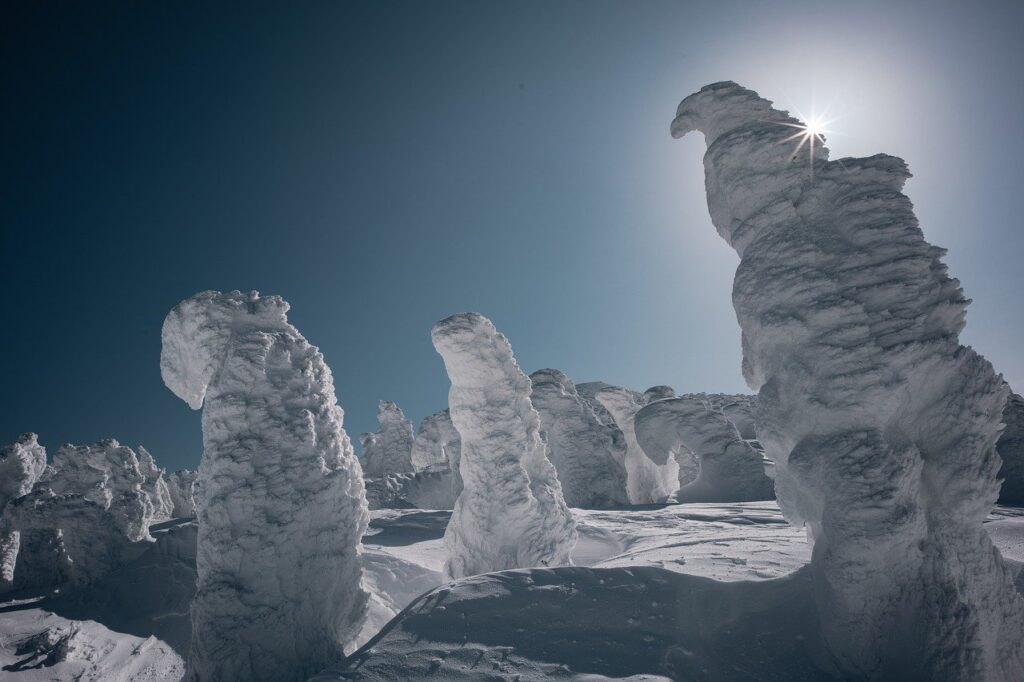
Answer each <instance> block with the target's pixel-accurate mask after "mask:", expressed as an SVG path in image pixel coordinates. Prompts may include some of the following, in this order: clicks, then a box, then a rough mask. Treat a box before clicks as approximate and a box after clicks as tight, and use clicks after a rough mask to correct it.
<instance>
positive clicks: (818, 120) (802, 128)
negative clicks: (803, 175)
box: [782, 111, 833, 177]
mask: <svg viewBox="0 0 1024 682" xmlns="http://www.w3.org/2000/svg"><path fill="white" fill-rule="evenodd" d="M797 116H798V117H799V118H801V119H803V122H802V123H783V124H782V125H784V126H788V127H790V128H795V129H796V132H795V133H793V134H792V135H790V136H789V137H787V138H786V139H785V141H786V142H789V141H791V140H792V141H794V142H796V148H795V149H793V153H792V154H791V155H790V157H789V159H790V161H792V160H793V159H795V158H796V157H797V155H798V154H799V153H800V151H801V150H802V149H803V148H804V146H805V145H806V146H807V160H808V162H809V163H810V166H811V176H812V177H813V176H814V148H815V146H817V145H818V144H825V135H826V134H827V133H831V132H833V131H831V130H830V129H829V123H830V121H829V120H828V119H826V118H825V117H824V116H822V115H820V114H816V113H813V112H812V113H811V115H810V116H803V115H802V114H800V112H799V111H798V112H797Z"/></svg>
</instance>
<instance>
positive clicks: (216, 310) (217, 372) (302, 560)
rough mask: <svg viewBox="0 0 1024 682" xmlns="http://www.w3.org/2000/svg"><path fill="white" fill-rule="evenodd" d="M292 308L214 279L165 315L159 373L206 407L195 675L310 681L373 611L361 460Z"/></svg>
mask: <svg viewBox="0 0 1024 682" xmlns="http://www.w3.org/2000/svg"><path fill="white" fill-rule="evenodd" d="M287 312H288V304H287V303H286V302H285V301H284V300H283V299H281V298H280V297H278V296H260V295H259V294H257V293H256V292H255V291H254V292H250V293H248V294H243V293H241V292H238V291H232V292H230V293H227V294H223V293H220V292H217V291H206V292H203V293H200V294H197V295H195V296H193V297H192V298H189V299H186V300H185V301H182V302H181V303H179V304H178V305H177V306H175V307H174V308H173V309H172V310H171V312H170V313H169V314H168V315H167V319H166V320H165V321H164V326H163V335H162V340H163V350H162V352H161V356H160V371H161V374H162V375H163V379H164V383H165V384H167V387H168V388H170V389H171V390H172V391H173V392H174V393H175V394H176V395H177V396H178V397H179V398H181V399H182V400H184V401H185V402H187V403H188V404H189V406H190V407H192V409H196V410H198V409H200V408H202V409H203V458H202V462H201V463H200V465H199V472H198V477H197V480H196V486H195V507H196V516H197V519H198V522H199V538H198V547H197V558H196V571H197V580H196V583H197V585H196V586H197V592H196V596H195V599H194V600H193V602H192V647H191V652H190V656H189V661H188V673H187V678H188V679H190V680H222V681H226V680H254V681H259V680H267V681H270V680H274V681H285V680H305V679H306V678H308V677H309V676H310V675H312V674H314V673H316V672H317V671H319V670H322V669H324V668H326V667H327V666H329V665H332V664H334V663H337V662H338V661H339V660H340V659H341V657H342V656H343V651H342V647H343V645H345V644H347V643H350V642H351V641H352V640H353V638H354V637H355V636H356V635H357V633H358V631H359V629H360V626H361V624H362V622H363V619H364V616H365V612H366V603H367V593H366V591H365V590H364V589H363V587H362V582H361V581H362V569H361V567H360V563H359V543H360V540H361V538H362V536H363V531H365V530H366V524H367V521H368V512H367V509H366V496H365V491H364V488H363V477H362V471H361V470H360V467H359V462H358V461H357V460H356V457H355V453H354V452H353V450H352V444H351V441H350V440H349V438H348V436H347V435H346V433H345V430H344V429H343V428H342V416H343V413H342V411H341V408H340V407H338V403H337V400H336V398H335V395H334V383H333V380H332V377H331V370H330V368H328V366H327V364H326V363H325V362H324V358H323V355H321V353H320V351H319V350H318V349H317V348H316V347H315V346H312V345H310V344H309V342H308V341H306V339H305V338H303V336H302V334H300V333H299V331H298V330H297V329H296V328H295V327H293V326H292V325H291V324H289V323H288V318H287V315H286V314H287Z"/></svg>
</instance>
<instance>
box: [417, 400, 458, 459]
mask: <svg viewBox="0 0 1024 682" xmlns="http://www.w3.org/2000/svg"><path fill="white" fill-rule="evenodd" d="M458 451H459V432H458V431H457V430H456V429H455V425H454V424H452V416H451V414H449V412H448V410H446V409H445V410H441V411H440V412H435V413H434V414H432V415H430V416H428V417H424V418H423V421H422V422H420V429H419V431H418V432H417V433H416V437H415V439H413V443H412V465H413V467H415V469H416V471H423V470H425V469H437V468H441V469H450V468H453V466H452V462H458V461H459V454H458Z"/></svg>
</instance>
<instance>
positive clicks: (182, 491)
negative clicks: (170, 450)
mask: <svg viewBox="0 0 1024 682" xmlns="http://www.w3.org/2000/svg"><path fill="white" fill-rule="evenodd" d="M195 486H196V472H194V471H192V470H190V469H180V470H178V471H175V472H174V473H173V474H171V475H170V476H169V477H168V478H167V489H168V491H169V492H170V495H171V507H172V511H171V516H173V517H174V518H176V519H180V518H187V517H191V516H195V515H196V500H195Z"/></svg>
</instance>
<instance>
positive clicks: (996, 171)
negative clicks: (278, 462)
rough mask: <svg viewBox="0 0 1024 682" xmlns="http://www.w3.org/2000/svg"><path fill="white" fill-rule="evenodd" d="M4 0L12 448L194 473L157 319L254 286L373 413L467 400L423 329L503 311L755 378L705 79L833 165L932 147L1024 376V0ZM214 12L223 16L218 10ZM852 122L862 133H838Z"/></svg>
mask: <svg viewBox="0 0 1024 682" xmlns="http://www.w3.org/2000/svg"><path fill="white" fill-rule="evenodd" d="M18 4H19V5H20V7H19V6H14V5H15V3H5V4H4V9H3V10H2V12H3V16H2V17H0V32H2V35H0V54H2V63H0V69H2V78H3V83H2V85H3V97H2V99H0V101H2V104H0V106H2V125H0V145H2V147H0V149H2V159H3V163H2V176H0V255H2V259H3V263H2V267H0V283H2V287H3V292H4V298H5V301H4V303H5V305H4V308H3V309H4V316H3V327H2V351H3V352H2V353H0V377H2V382H3V383H2V387H3V390H2V399H0V400H2V403H0V440H2V441H4V442H8V441H10V440H12V439H13V438H14V437H15V436H16V435H17V434H18V433H20V432H22V431H28V430H32V431H37V432H38V433H39V434H40V439H41V441H42V442H43V443H44V444H46V445H47V446H48V447H50V448H55V447H56V446H58V445H59V444H61V443H63V442H69V441H70V442H75V443H87V442H92V441H95V440H97V439H99V438H103V437H115V438H117V439H119V440H121V441H122V442H125V443H128V444H130V445H133V446H134V445H136V444H139V443H142V444H144V445H146V447H147V448H149V449H150V450H151V451H152V452H153V453H154V455H155V456H156V457H157V459H158V460H159V461H160V462H161V464H163V465H164V466H168V467H170V468H177V467H181V466H195V464H196V463H197V462H198V459H199V456H200V453H201V449H202V439H201V431H200V422H199V414H198V413H195V412H192V411H191V410H190V409H189V408H188V406H187V405H186V404H185V403H184V402H182V401H181V400H179V399H178V398H176V397H175V396H174V395H172V394H171V392H170V391H168V390H167V389H166V388H165V387H164V386H163V383H162V382H161V380H160V372H159V354H160V325H161V322H162V320H163V317H164V315H165V314H166V313H167V311H168V310H169V309H170V308H171V307H172V306H173V305H174V304H175V303H177V302H178V301H179V300H181V299H183V298H185V297H187V296H190V295H191V294H193V293H195V292H197V291H201V290H204V289H221V290H229V289H242V290H249V289H257V290H259V291H261V292H264V293H268V294H280V295H282V296H284V297H285V298H286V299H287V300H288V301H289V302H290V303H291V304H292V311H291V314H290V319H291V321H292V322H293V323H294V324H295V325H296V326H297V327H298V328H299V330H300V331H302V333H303V334H305V336H306V337H307V338H308V339H309V340H310V341H311V342H312V343H314V344H316V345H318V346H319V347H320V348H321V349H322V350H323V352H324V355H325V357H326V359H327V362H328V364H329V365H330V366H331V368H332V370H333V371H334V377H335V383H336V386H337V392H338V400H339V402H340V404H341V405H342V407H343V408H344V409H345V412H346V418H345V421H346V428H347V429H348V431H349V433H350V434H351V435H352V437H353V439H354V440H357V438H358V434H359V433H360V432H361V431H368V430H374V429H375V428H376V419H375V412H376V404H377V401H378V400H380V399H390V400H395V401H396V402H398V404H399V405H401V406H402V407H403V408H404V409H405V411H406V414H408V415H409V416H411V417H412V418H413V419H414V421H416V422H417V423H418V421H419V419H421V418H422V417H423V416H425V415H426V414H429V413H431V412H433V411H436V410H438V409H441V408H443V407H444V406H445V405H446V403H447V391H448V382H447V378H446V376H445V374H444V369H443V366H442V363H441V360H440V358H439V357H438V356H437V355H436V353H435V352H434V350H433V348H432V346H431V344H430V336H429V332H430V327H431V325H432V323H433V322H434V321H436V320H438V319H440V318H442V317H445V316H447V315H450V314H452V313H455V312H459V311H463V310H477V311H480V312H481V313H483V314H485V315H487V316H488V317H490V318H491V319H492V320H493V321H494V323H495V324H496V325H497V327H498V329H500V330H501V331H503V332H504V333H505V334H506V335H507V336H508V337H509V339H510V340H511V342H512V347H513V349H514V350H515V352H516V355H517V357H518V359H519V363H520V365H521V366H522V367H523V369H524V370H526V371H527V372H530V371H533V370H535V369H538V368H541V367H557V368H560V369H562V370H564V371H565V372H566V373H568V374H569V376H571V377H572V378H573V379H575V380H577V381H588V380H595V379H601V380H605V381H608V382H611V383H615V384H620V385H625V386H630V387H633V388H637V389H643V388H646V387H647V386H649V385H652V384H658V383H667V384H670V385H672V386H674V387H675V388H676V390H677V391H680V392H690V391H730V392H733V391H744V390H746V389H745V386H744V383H743V380H742V377H741V375H740V370H739V366H740V349H739V329H738V326H737V324H736V320H735V316H734V314H733V311H732V306H731V300H730V292H731V286H732V276H733V271H734V269H735V266H736V263H737V259H736V256H735V255H734V253H733V252H732V251H731V249H729V248H728V247H727V246H726V244H725V243H724V242H722V241H721V240H720V238H719V237H718V235H717V234H716V233H715V231H714V229H713V227H712V226H711V223H710V220H709V218H708V216H707V207H706V203H705V198H704V193H703V169H702V165H701V155H702V153H703V141H702V140H701V139H700V136H689V137H688V138H687V139H684V140H682V141H673V140H672V139H671V138H670V136H669V123H670V121H671V120H672V117H673V115H674V112H675V107H676V105H677V104H678V102H679V100H680V99H681V98H683V97H684V96H686V95H687V94H689V93H690V92H692V91H694V90H696V89H698V88H700V87H701V86H702V85H705V84H707V83H710V82H714V81H718V80H725V79H729V80H735V81H737V82H740V83H741V84H743V85H746V86H748V87H751V88H754V89H755V90H758V91H759V92H760V93H761V94H762V95H763V96H765V97H768V98H769V99H773V100H775V101H776V103H777V105H778V106H780V107H782V108H797V109H800V110H801V111H805V112H806V111H808V110H810V109H811V108H812V107H814V106H817V108H818V109H819V110H820V109H823V108H824V107H825V105H826V104H829V103H831V105H832V106H831V111H830V113H831V114H832V115H834V116H839V117H841V118H839V119H838V120H836V121H835V122H834V123H833V124H832V127H833V128H834V129H835V130H836V131H837V134H835V135H831V136H829V145H830V147H831V148H832V155H833V158H836V157H839V156H850V155H857V156H859V155H866V154H872V153H875V152H880V151H884V152H888V153H892V154H897V155H900V156H903V157H904V158H906V159H907V160H908V161H909V163H910V166H911V170H912V172H913V173H914V175H915V177H914V178H913V179H912V180H911V181H910V183H909V184H908V186H907V193H908V194H909V195H910V197H911V199H912V200H913V201H914V204H915V206H916V210H917V214H918V217H919V218H920V219H921V222H922V226H923V229H924V231H925V234H926V236H927V237H928V239H929V240H930V241H932V242H934V243H937V244H939V245H942V246H945V247H947V248H949V249H950V253H949V255H948V256H947V259H946V260H947V262H948V263H949V264H950V267H951V270H952V272H953V274H954V276H957V277H959V278H960V280H961V282H962V283H963V285H964V288H965V289H966V291H967V295H968V296H970V297H971V298H973V299H974V304H973V305H972V306H971V308H970V310H969V313H968V327H967V331H966V334H965V336H964V339H965V341H966V342H968V343H970V344H972V345H974V346H975V347H976V348H977V349H978V350H979V351H981V352H982V353H983V354H985V355H986V356H987V357H988V358H990V359H991V360H992V361H993V363H994V364H995V365H996V368H997V369H998V370H1000V371H1002V372H1003V373H1004V374H1005V376H1006V377H1007V379H1008V380H1009V381H1010V382H1011V384H1014V385H1016V387H1017V390H1018V391H1020V390H1021V389H1022V388H1024V357H1022V355H1024V354H1022V352H1021V342H1020V340H1021V338H1022V337H1024V305H1022V303H1021V296H1022V294H1024V272H1022V270H1021V262H1022V257H1024V234H1022V231H1021V220H1020V216H1021V215H1022V214H1024V210H1022V209H1024V206H1022V204H1024V189H1022V188H1024V130H1022V124H1021V121H1022V114H1021V112H1022V110H1024V38H1022V35H1021V30H1022V29H1021V27H1022V26H1024V3H1020V2H1007V3H994V2H970V3H968V2H964V3H955V4H950V3H942V2H920V3H914V2H899V3H897V2H892V1H891V0H890V1H888V2H857V3H817V2H816V3H803V2H792V1H791V2H753V1H747V2H722V1H715V2H654V1H651V0H647V1H645V2H640V3H638V2H595V1H591V0H588V1H586V2H564V1H559V2H538V3H531V2H515V3H510V2H500V3H499V2H463V3H440V2H431V3H426V2H405V3H394V2H373V3H370V2H367V3H356V2H330V3H328V2H304V3H274V4H267V5H262V4H258V3H238V4H237V5H236V6H235V7H233V8H229V7H226V5H228V4H230V3H199V2H159V3H158V2H146V3H140V2H130V3H128V2H126V3H124V4H122V5H105V4H103V3H98V4H95V3H75V2H68V3H60V4H58V3H53V2H24V3H18ZM214 5H217V6H214ZM838 133H842V134H838Z"/></svg>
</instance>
